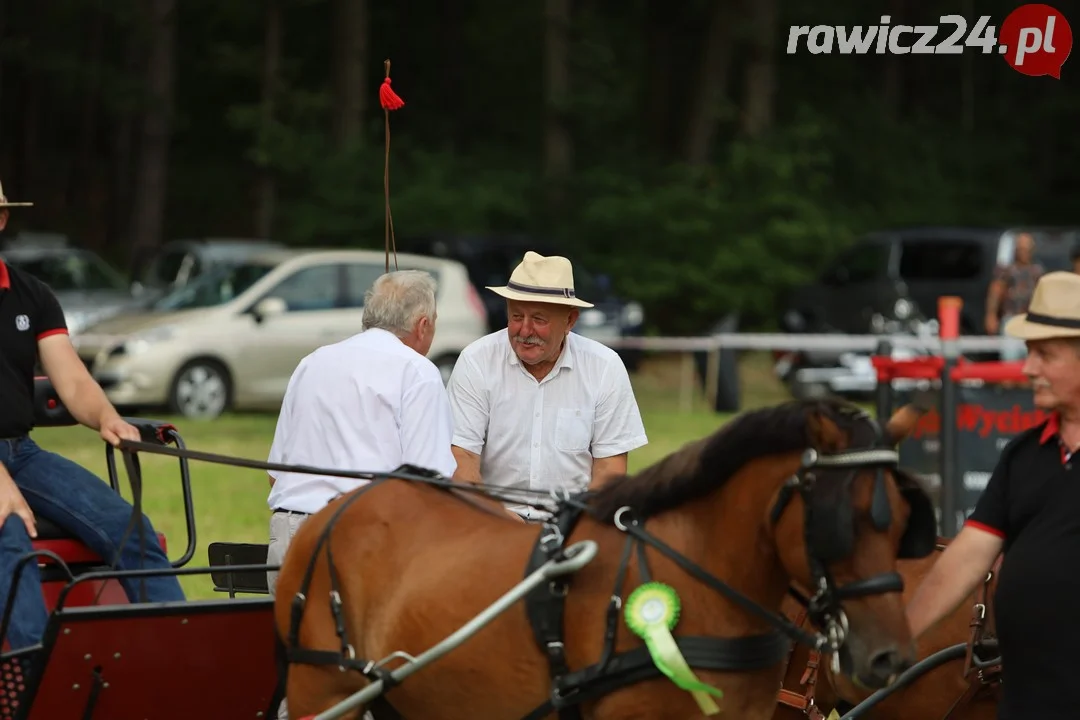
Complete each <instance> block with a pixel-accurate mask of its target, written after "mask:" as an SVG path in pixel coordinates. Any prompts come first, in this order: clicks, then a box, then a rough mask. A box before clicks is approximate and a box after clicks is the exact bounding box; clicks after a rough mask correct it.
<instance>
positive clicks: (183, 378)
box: [169, 360, 231, 420]
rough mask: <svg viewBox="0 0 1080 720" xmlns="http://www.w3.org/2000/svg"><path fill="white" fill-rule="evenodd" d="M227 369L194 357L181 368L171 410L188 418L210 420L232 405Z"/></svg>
mask: <svg viewBox="0 0 1080 720" xmlns="http://www.w3.org/2000/svg"><path fill="white" fill-rule="evenodd" d="M230 390H231V387H230V380H229V373H228V371H227V370H226V369H225V368H224V367H222V365H221V364H220V363H218V362H215V361H213V360H192V361H191V362H189V363H188V364H187V365H184V366H183V367H182V368H180V370H179V372H177V373H176V377H175V378H174V379H173V383H172V390H171V392H170V393H169V409H170V410H171V411H172V412H174V413H177V414H179V415H183V416H184V417H187V418H196V419H200V420H210V419H213V418H216V417H218V416H220V415H221V414H222V413H224V412H225V410H226V409H228V407H229V393H230Z"/></svg>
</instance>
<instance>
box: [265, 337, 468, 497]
mask: <svg viewBox="0 0 1080 720" xmlns="http://www.w3.org/2000/svg"><path fill="white" fill-rule="evenodd" d="M452 428H453V425H452V419H451V415H450V405H449V401H448V399H447V395H446V388H445V387H444V386H443V381H442V375H441V373H440V372H439V370H438V368H436V367H435V365H434V364H433V363H432V362H431V361H430V360H428V359H427V358H426V357H424V356H423V355H421V354H419V353H418V352H416V351H415V350H413V349H412V348H410V347H408V346H406V345H405V344H404V343H402V342H401V340H399V339H398V338H397V337H396V336H394V335H393V334H392V333H389V332H386V331H385V330H377V329H371V330H366V331H364V332H362V333H360V334H358V335H354V336H352V337H351V338H348V339H347V340H343V341H341V342H339V343H334V344H332V345H327V346H324V347H321V348H319V349H318V350H316V351H315V352H313V353H311V354H310V355H308V356H307V357H305V358H304V359H303V360H301V361H300V364H299V365H297V367H296V371H295V372H294V373H293V375H292V378H291V379H290V380H289V386H288V389H287V390H286V391H285V399H284V400H283V401H282V403H281V414H280V415H279V416H278V423H277V429H276V430H275V431H274V442H273V445H272V446H271V448H270V458H269V462H274V463H283V464H291V465H309V466H315V467H323V468H332V469H335V470H351V471H361V472H386V471H389V470H393V469H395V468H397V467H399V466H400V465H402V464H403V463H411V464H413V465H419V466H421V467H425V468H429V469H431V470H435V471H437V472H439V473H442V474H443V475H444V476H446V477H447V478H449V477H450V476H452V475H453V474H454V472H455V471H456V470H457V462H456V461H455V460H454V456H453V453H452V452H451V451H450V441H451V433H452ZM270 475H271V476H273V478H274V485H273V487H272V488H271V489H270V496H269V498H268V499H267V504H268V505H269V506H270V508H271V509H272V510H290V511H293V512H301V513H314V512H317V511H318V510H320V509H321V508H322V507H324V506H325V505H326V504H327V503H328V502H329V501H331V500H333V499H334V498H335V497H336V496H338V495H339V494H341V493H345V492H349V491H351V490H354V489H356V488H357V487H360V486H361V485H364V484H366V483H367V481H365V480H356V479H352V478H342V477H333V476H325V475H307V474H303V473H291V472H271V473H270Z"/></svg>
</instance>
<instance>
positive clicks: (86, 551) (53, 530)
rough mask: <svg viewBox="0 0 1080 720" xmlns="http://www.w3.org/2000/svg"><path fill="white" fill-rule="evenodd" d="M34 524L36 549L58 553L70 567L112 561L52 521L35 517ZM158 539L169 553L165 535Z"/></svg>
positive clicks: (159, 534)
mask: <svg viewBox="0 0 1080 720" xmlns="http://www.w3.org/2000/svg"><path fill="white" fill-rule="evenodd" d="M34 523H35V524H36V525H37V532H38V536H37V537H36V538H34V539H33V542H32V543H31V544H32V545H33V547H34V549H35V550H49V551H51V552H54V553H56V554H57V555H58V556H60V558H61V559H63V561H64V562H65V563H67V564H68V566H69V567H70V566H72V565H108V564H109V563H110V562H111V561H112V558H105V559H103V558H102V557H101V556H99V555H98V554H97V553H96V552H94V551H93V550H91V549H90V548H88V547H86V545H84V544H83V542H82V540H79V539H78V538H77V537H75V536H74V535H72V534H71V533H70V532H68V531H67V530H65V529H64V528H62V527H60V526H59V525H57V524H56V523H54V522H52V521H51V520H47V519H46V518H43V517H41V516H40V515H35V516H34ZM133 532H136V531H133ZM157 539H158V542H159V543H161V547H162V549H163V550H165V551H166V552H168V548H166V546H165V535H164V534H162V533H160V532H159V533H157ZM40 560H41V562H44V563H49V564H52V562H53V561H52V560H51V559H50V558H47V557H42V558H41V559H40Z"/></svg>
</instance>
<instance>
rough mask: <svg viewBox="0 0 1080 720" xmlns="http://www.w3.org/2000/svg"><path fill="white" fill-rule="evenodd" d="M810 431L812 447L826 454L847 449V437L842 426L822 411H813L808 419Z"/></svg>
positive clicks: (807, 423) (807, 424)
mask: <svg viewBox="0 0 1080 720" xmlns="http://www.w3.org/2000/svg"><path fill="white" fill-rule="evenodd" d="M806 426H807V428H808V429H809V431H810V446H811V447H813V448H815V449H817V450H820V451H822V452H826V453H834V452H840V451H842V450H844V449H845V448H846V447H847V442H846V441H847V437H846V436H845V435H844V432H843V431H842V430H841V429H840V426H839V425H837V424H836V423H835V422H833V420H832V419H830V418H829V417H827V416H826V415H825V414H824V413H823V412H822V411H821V410H820V409H818V410H811V411H810V414H809V416H808V417H807V419H806Z"/></svg>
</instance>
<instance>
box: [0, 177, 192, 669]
mask: <svg viewBox="0 0 1080 720" xmlns="http://www.w3.org/2000/svg"><path fill="white" fill-rule="evenodd" d="M29 204H30V203H9V202H8V201H7V198H5V197H4V195H3V188H2V187H0V230H3V229H4V227H5V226H6V225H7V220H8V212H9V211H8V209H7V208H9V207H13V206H16V205H29ZM38 360H40V362H41V366H42V368H43V369H44V371H45V374H46V375H47V376H48V377H49V379H50V381H51V382H52V384H53V387H54V388H55V389H56V392H57V394H58V395H59V396H60V400H61V401H62V402H63V403H64V405H65V407H66V408H67V409H68V411H69V412H70V413H71V415H72V416H73V417H74V418H75V419H76V420H78V421H79V422H80V423H82V424H83V425H86V426H87V427H89V428H91V429H93V430H97V431H98V432H99V433H100V434H101V437H102V438H103V439H104V440H106V441H107V442H110V443H112V444H113V445H118V444H119V443H120V439H121V438H124V439H128V440H138V439H139V431H138V430H136V429H135V428H134V427H132V425H131V424H129V423H127V422H125V421H124V420H123V418H121V417H120V415H119V414H118V413H117V412H116V409H115V408H113V406H112V404H111V403H110V402H109V401H108V399H107V398H106V397H105V393H104V392H102V390H101V387H100V386H98V384H97V383H96V382H95V381H94V379H93V378H92V377H91V376H90V373H89V372H87V370H86V366H85V365H84V364H83V362H82V361H81V360H80V359H79V356H78V355H77V354H76V352H75V348H74V347H72V345H71V340H70V338H69V337H68V333H67V326H66V324H65V322H64V313H63V311H62V310H61V309H60V304H59V302H57V300H56V297H55V296H54V295H53V293H52V291H51V290H50V289H49V288H48V286H46V285H45V284H44V283H42V282H41V281H40V280H37V279H36V278H34V277H32V276H30V275H28V274H26V273H24V272H22V271H20V270H18V269H16V268H13V267H9V266H7V265H5V264H4V262H3V261H2V260H0V612H2V609H3V607H4V605H6V603H7V597H8V591H9V588H10V584H11V581H12V578H13V577H14V573H15V566H16V564H17V562H18V560H19V558H21V557H23V556H24V555H26V553H28V552H30V551H31V550H32V547H31V538H32V537H34V536H36V535H37V531H36V528H35V524H34V516H35V514H36V515H38V516H40V517H43V518H47V519H48V520H50V521H52V522H53V523H54V524H56V525H57V526H59V527H62V528H64V529H65V530H67V531H68V532H70V533H71V534H72V535H74V536H76V537H78V538H79V539H80V540H82V541H83V542H84V543H86V545H87V546H88V547H89V548H90V549H92V550H93V551H94V552H96V553H98V554H99V555H100V556H101V557H102V558H104V559H105V560H106V561H107V562H109V563H112V562H113V559H114V558H116V557H117V551H118V546H119V545H120V542H121V540H122V539H123V538H124V531H125V530H126V529H127V526H128V524H129V522H130V520H131V514H132V506H131V505H130V504H129V503H128V502H127V501H126V500H124V499H123V498H122V497H120V495H119V494H118V493H116V492H115V491H113V490H112V488H110V487H109V485H108V484H107V483H105V482H102V481H101V480H100V479H99V478H98V477H97V476H95V475H94V474H93V473H91V472H90V471H89V470H86V469H85V468H83V467H81V466H79V465H77V464H75V463H73V462H71V461H70V460H67V459H65V458H63V457H61V456H59V455H57V454H55V453H51V452H48V451H46V450H43V449H41V448H40V447H38V445H37V444H36V443H35V442H34V441H33V440H32V439H30V435H29V434H30V431H31V429H32V428H33V424H34V403H33V398H34V368H35V364H36V363H37V361H38ZM142 521H143V523H144V526H145V528H146V534H145V536H146V553H145V556H144V557H143V558H142V563H141V565H142V567H145V568H147V569H150V568H168V567H169V559H168V557H167V556H166V555H165V553H164V551H163V550H162V548H161V545H160V544H159V543H158V542H157V535H156V534H155V533H154V530H153V528H152V527H151V526H150V522H149V520H147V519H146V518H145V517H143V518H142ZM139 566H140V553H139V533H137V532H131V533H129V534H128V538H127V539H126V540H124V544H123V545H122V546H120V547H119V559H118V562H117V567H118V568H120V569H133V568H137V567H139ZM121 585H123V587H124V591H125V592H126V594H127V596H128V597H129V598H130V599H131V600H132V601H137V600H138V598H139V597H140V584H139V582H138V581H134V580H124V581H121ZM145 588H146V599H147V601H149V602H158V601H170V600H183V599H184V593H183V591H182V590H181V589H180V583H179V582H178V581H177V579H176V577H175V576H169V577H157V578H146V579H145ZM46 620H47V615H46V611H45V602H44V598H43V596H42V592H41V578H40V576H39V574H38V569H37V564H36V563H32V562H31V563H28V564H26V566H25V567H24V569H23V572H22V576H21V578H20V581H19V587H18V588H17V590H16V596H15V601H14V608H13V609H12V614H11V624H10V626H9V629H8V637H7V640H8V641H9V644H10V646H11V649H12V650H15V649H19V648H22V647H27V646H30V645H34V644H37V643H38V642H40V641H41V637H42V634H43V633H44V630H45V625H46ZM2 640H3V638H0V641H2Z"/></svg>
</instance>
